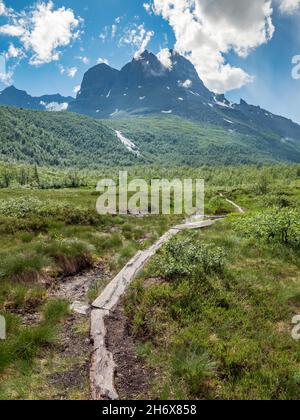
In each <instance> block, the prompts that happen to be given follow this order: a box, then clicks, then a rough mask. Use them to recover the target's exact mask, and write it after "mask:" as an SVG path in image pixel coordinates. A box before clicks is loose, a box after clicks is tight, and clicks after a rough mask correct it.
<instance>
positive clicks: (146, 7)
mask: <svg viewBox="0 0 300 420" xmlns="http://www.w3.org/2000/svg"><path fill="white" fill-rule="evenodd" d="M143 8H144V9H145V10H146V12H147V13H148V14H149V15H152V6H151V4H150V3H144V4H143Z"/></svg>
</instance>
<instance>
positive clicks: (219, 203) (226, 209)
mask: <svg viewBox="0 0 300 420" xmlns="http://www.w3.org/2000/svg"><path fill="white" fill-rule="evenodd" d="M233 211H234V209H233V207H232V206H231V205H230V204H229V203H228V202H227V201H226V200H224V198H221V197H218V196H217V197H213V198H211V199H210V200H209V202H208V206H207V208H206V212H207V213H210V214H211V215H214V216H221V215H223V214H229V213H232V212H233Z"/></svg>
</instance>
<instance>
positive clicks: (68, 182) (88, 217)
mask: <svg viewBox="0 0 300 420" xmlns="http://www.w3.org/2000/svg"><path fill="white" fill-rule="evenodd" d="M20 112H21V111H20ZM72 117H74V118H75V117H76V116H72ZM61 118H63V117H61ZM118 171H119V168H112V169H108V168H106V169H105V168H100V169H98V170H97V171H88V170H84V171H81V170H74V169H63V168H61V169H57V168H48V167H40V166H36V165H25V164H18V163H15V164H10V163H7V162H6V163H0V186H1V188H0V233H1V235H0V313H1V314H3V315H4V316H5V318H6V320H7V324H8V339H7V340H6V341H4V342H1V343H0V399H6V398H9V399H20V398H25V399H39V398H46V399H53V398H71V399H79V398H89V389H88V380H87V378H86V377H83V378H80V380H79V379H78V378H77V380H74V383H75V385H74V387H72V386H69V385H68V386H65V387H64V386H62V384H64V383H65V382H64V381H66V383H69V382H68V380H69V375H71V376H72V375H73V373H74V372H84V371H85V370H86V369H88V362H89V353H88V352H89V348H87V349H86V348H84V349H83V350H82V354H81V353H80V354H69V353H68V352H67V354H65V353H64V351H62V348H65V346H66V343H68V342H72V340H74V342H75V343H77V342H79V343H85V342H86V340H87V338H88V334H89V325H88V320H87V319H82V318H79V319H75V321H74V317H73V316H72V315H70V313H69V305H70V303H71V300H70V299H69V298H68V296H65V295H64V294H62V295H59V296H56V295H55V291H56V289H57V288H58V289H59V287H60V286H61V285H63V280H65V278H66V277H68V276H70V275H71V276H73V275H75V274H78V273H80V272H81V271H82V270H85V269H91V268H93V267H94V266H95V265H99V264H100V266H101V267H103V275H101V276H99V278H96V279H95V281H93V282H92V284H91V286H90V288H89V290H88V292H87V294H86V301H87V302H92V301H93V300H94V299H95V298H96V297H97V296H98V295H99V293H100V292H101V290H103V288H104V287H105V285H106V284H107V283H108V282H109V281H110V279H111V278H112V277H113V276H114V275H115V274H116V273H117V272H118V271H119V270H120V269H121V268H122V267H123V265H124V264H125V263H126V262H127V261H128V260H129V259H130V258H131V257H132V256H133V255H134V254H135V253H136V252H137V251H138V250H141V249H145V248H147V247H149V246H150V245H151V244H152V243H154V242H155V241H156V240H157V239H158V238H159V237H160V236H161V235H162V234H163V233H164V232H165V231H166V230H167V229H168V228H169V227H170V226H173V225H175V224H177V223H178V222H180V221H181V219H182V217H175V216H173V215H171V216H161V215H160V216H147V217H133V216H130V215H128V216H110V215H108V216H100V215H98V214H97V213H96V211H95V204H96V200H97V197H98V193H97V192H96V190H95V186H96V184H97V181H98V180H99V179H100V178H102V177H109V178H110V177H112V178H114V179H116V180H117V177H118ZM24 174H26V176H25V177H24ZM129 177H130V179H132V178H134V177H142V178H145V179H146V180H147V181H149V180H151V179H153V178H157V177H161V178H168V179H173V178H175V177H179V178H180V177H185V178H204V179H205V182H206V202H205V205H206V213H207V214H214V215H227V214H230V215H229V217H228V219H227V221H226V222H218V223H220V224H219V225H215V227H214V228H213V229H210V230H207V231H205V232H200V233H196V234H191V232H189V233H186V234H183V235H182V236H179V237H178V238H177V239H175V240H174V241H173V242H170V244H169V245H167V246H166V247H165V248H164V249H162V250H161V253H160V254H159V255H158V257H157V258H155V259H154V260H153V261H152V263H151V265H150V266H149V267H148V268H147V272H146V273H145V276H144V279H145V281H141V280H140V281H139V282H138V283H137V284H136V285H135V286H134V287H133V289H132V290H131V291H130V293H129V295H128V296H127V298H126V302H127V305H126V307H127V312H128V315H129V317H130V321H131V326H132V330H133V331H134V333H135V334H136V337H137V342H138V348H137V349H138V351H139V352H140V354H141V355H142V356H143V357H145V360H146V362H147V363H149V364H150V365H153V366H154V367H156V368H157V370H158V372H159V371H160V372H161V375H160V374H159V375H158V376H157V381H156V382H155V383H154V384H153V389H152V392H153V396H154V397H156V398H160V397H166V398H172V397H179V398H181V397H183V398H194V397H195V398H198V397H199V398H202V397H208V398H239V397H241V398H247V397H251V396H253V397H258V398H268V397H272V398H275V397H276V396H277V397H278V398H288V397H291V398H296V397H297V396H298V394H297V392H298V391H297V389H296V388H297V387H296V385H295V384H296V382H297V372H298V370H297V369H298V368H297V369H296V365H297V363H298V359H297V354H296V352H297V343H296V342H294V341H292V342H291V341H290V328H289V323H290V320H291V317H292V315H293V314H297V313H299V310H298V309H299V308H298V306H299V299H298V296H299V294H300V291H299V290H298V286H299V284H298V280H299V279H298V277H299V276H298V272H299V255H298V254H299V241H298V239H299V225H298V220H299V217H298V208H299V200H300V185H299V177H300V168H299V165H279V166H244V167H232V166H228V167H215V168H212V167H208V166H202V167H200V168H197V169H194V168H183V167H182V168H171V167H170V168H161V167H159V166H149V167H147V168H145V167H141V166H132V167H130V169H129ZM219 192H222V193H223V194H224V196H228V197H229V198H232V199H234V200H235V201H237V202H238V203H239V204H240V205H241V206H242V207H244V208H245V209H246V210H248V212H247V214H246V215H245V216H238V215H236V214H235V215H232V214H231V213H232V212H234V209H233V207H232V206H231V205H230V204H228V203H227V202H226V201H225V200H224V199H223V198H221V197H220V196H219ZM266 208H269V210H268V211H267V212H266V211H265V209H266ZM274 221H276V223H274ZM253 223H255V229H254V230H251V229H249V226H250V225H251V224H253ZM150 277H152V278H154V279H155V281H153V282H150V284H148V283H147V281H148V278H150ZM156 280H157V281H156ZM68 281H69V282H70V281H71V280H70V279H68ZM297 311H298V312H297ZM274 325H275V327H274ZM282 330H283V331H284V332H282ZM69 334H72V336H71V337H70V336H69ZM236 343H238V345H237V344H236ZM240 343H241V344H240ZM266 348H267V350H268V356H270V359H268V360H267V356H264V351H265V349H266ZM292 370H294V372H296V373H294V374H292ZM245 372H248V373H249V374H247V375H246V374H245ZM267 374H269V376H268V377H267V378H266V376H267ZM49 378H51V380H50V379H49ZM199 378H202V379H201V380H199ZM175 379H176V380H175ZM76 381H77V382H76ZM276 381H277V382H276ZM278 381H279V383H280V384H281V385H280V386H279V385H278V386H277V388H276V387H275V382H276V383H277V384H278ZM45 384H46V385H45ZM175 384H178V385H176V386H175ZM249 387H250V388H251V389H253V392H252V395H246V394H247V393H246V389H248V388H249ZM275 388H276V389H275ZM288 389H289V390H288Z"/></svg>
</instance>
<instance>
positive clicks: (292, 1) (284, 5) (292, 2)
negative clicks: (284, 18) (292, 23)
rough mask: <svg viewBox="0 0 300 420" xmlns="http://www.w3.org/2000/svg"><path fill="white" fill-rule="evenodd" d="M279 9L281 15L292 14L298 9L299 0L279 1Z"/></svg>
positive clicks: (299, 5)
mask: <svg viewBox="0 0 300 420" xmlns="http://www.w3.org/2000/svg"><path fill="white" fill-rule="evenodd" d="M279 2H280V4H279V9H280V11H281V12H282V13H288V14H291V13H294V12H296V11H297V10H298V9H299V7H300V0H279Z"/></svg>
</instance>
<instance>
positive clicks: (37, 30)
mask: <svg viewBox="0 0 300 420" xmlns="http://www.w3.org/2000/svg"><path fill="white" fill-rule="evenodd" d="M0 1H1V0H0ZM9 20H10V22H9V23H8V24H6V25H3V26H1V27H0V34H3V35H8V36H13V37H17V38H19V40H20V42H21V43H22V45H23V48H24V50H25V51H26V52H27V53H29V54H30V64H32V65H40V64H44V63H50V62H51V61H55V60H58V59H59V57H60V55H61V50H60V49H61V48H62V47H66V46H68V45H69V44H70V43H71V42H72V41H73V40H75V39H76V38H78V37H79V35H80V32H79V30H78V28H79V26H80V23H81V19H80V18H76V17H75V15H74V12H73V11H72V10H71V9H66V8H65V7H60V8H58V9H54V4H53V2H52V1H49V2H48V3H38V4H37V5H36V6H35V7H33V8H31V9H29V10H27V11H23V12H21V13H12V14H11V15H10V16H9Z"/></svg>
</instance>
